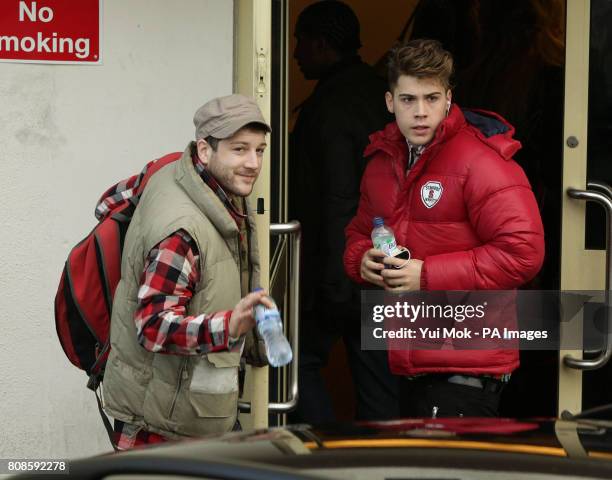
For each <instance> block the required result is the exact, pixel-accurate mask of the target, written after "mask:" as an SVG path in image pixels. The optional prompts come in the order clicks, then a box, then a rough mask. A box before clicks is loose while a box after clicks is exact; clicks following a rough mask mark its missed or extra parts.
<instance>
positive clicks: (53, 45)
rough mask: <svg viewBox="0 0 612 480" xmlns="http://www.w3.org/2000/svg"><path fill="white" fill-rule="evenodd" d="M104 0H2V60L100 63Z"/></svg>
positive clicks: (0, 27) (0, 34)
mask: <svg viewBox="0 0 612 480" xmlns="http://www.w3.org/2000/svg"><path fill="white" fill-rule="evenodd" d="M100 3H101V2H100V0H0V62H37V63H99V62H100V23H101V21H100V20H101V18H102V15H101V10H100V8H101V6H100Z"/></svg>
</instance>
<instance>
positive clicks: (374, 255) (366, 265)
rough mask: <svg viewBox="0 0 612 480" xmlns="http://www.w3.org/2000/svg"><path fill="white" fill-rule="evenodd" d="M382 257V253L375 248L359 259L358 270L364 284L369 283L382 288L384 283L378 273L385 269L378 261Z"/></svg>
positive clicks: (383, 255)
mask: <svg viewBox="0 0 612 480" xmlns="http://www.w3.org/2000/svg"><path fill="white" fill-rule="evenodd" d="M384 257H385V254H384V252H383V251H382V250H378V249H376V248H370V249H369V250H368V251H367V252H365V253H364V254H363V257H362V258H361V268H360V270H359V273H360V274H361V278H363V279H364V280H365V281H366V282H370V283H373V284H374V285H378V286H379V287H382V288H384V287H385V281H384V280H383V277H382V276H381V275H380V272H381V271H382V270H384V269H385V265H384V264H383V263H382V262H381V261H380V260H381V259H383V258H384Z"/></svg>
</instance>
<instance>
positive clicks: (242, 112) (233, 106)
mask: <svg viewBox="0 0 612 480" xmlns="http://www.w3.org/2000/svg"><path fill="white" fill-rule="evenodd" d="M249 123H259V124H261V125H262V126H263V127H265V129H266V130H267V131H268V132H271V131H272V129H271V128H270V125H268V123H267V122H266V120H265V119H264V117H263V115H262V113H261V110H260V109H259V107H258V106H257V103H256V102H255V100H254V99H252V98H251V97H247V96H245V95H240V94H238V93H235V94H233V95H228V96H226V97H218V98H215V99H213V100H211V101H210V102H207V103H206V104H204V105H202V106H201V107H200V108H199V109H198V111H197V112H196V113H195V115H194V116H193V124H194V125H195V133H196V140H199V139H200V138H206V137H209V136H212V137H215V138H218V139H223V138H228V137H231V136H232V135H234V133H236V132H237V131H238V130H240V129H241V128H242V127H244V126H245V125H248V124H249Z"/></svg>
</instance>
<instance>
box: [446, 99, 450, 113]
mask: <svg viewBox="0 0 612 480" xmlns="http://www.w3.org/2000/svg"><path fill="white" fill-rule="evenodd" d="M450 109H451V101H450V100H447V101H446V116H448V113H449V112H450Z"/></svg>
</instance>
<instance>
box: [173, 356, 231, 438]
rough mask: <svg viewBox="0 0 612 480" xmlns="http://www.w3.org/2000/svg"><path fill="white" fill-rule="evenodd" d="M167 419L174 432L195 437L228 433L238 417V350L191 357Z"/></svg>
mask: <svg viewBox="0 0 612 480" xmlns="http://www.w3.org/2000/svg"><path fill="white" fill-rule="evenodd" d="M191 361H192V362H193V363H191V365H192V367H191V368H190V369H189V379H186V380H184V381H183V384H182V385H181V388H179V390H178V395H177V398H176V401H175V402H173V403H174V407H173V409H172V415H171V416H170V417H169V419H168V420H169V421H170V422H172V423H173V424H175V425H176V432H177V433H180V434H183V435H189V436H198V435H203V434H207V433H218V432H227V431H230V430H231V429H232V427H233V426H234V423H235V421H236V416H237V404H238V403H237V402H238V365H239V364H240V353H238V352H222V353H216V354H210V355H204V356H202V357H199V358H194V359H192V360H191Z"/></svg>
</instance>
